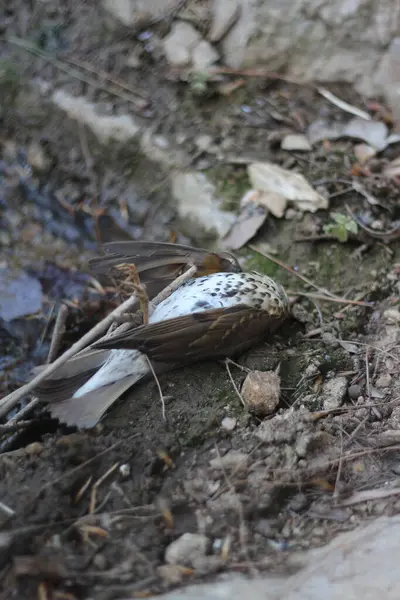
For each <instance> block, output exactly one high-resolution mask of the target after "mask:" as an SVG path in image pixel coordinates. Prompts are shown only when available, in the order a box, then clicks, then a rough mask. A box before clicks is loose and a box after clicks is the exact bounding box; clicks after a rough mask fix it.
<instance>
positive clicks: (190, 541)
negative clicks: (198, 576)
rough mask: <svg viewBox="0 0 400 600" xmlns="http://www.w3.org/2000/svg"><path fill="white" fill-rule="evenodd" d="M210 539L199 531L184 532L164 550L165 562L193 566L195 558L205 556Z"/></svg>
mask: <svg viewBox="0 0 400 600" xmlns="http://www.w3.org/2000/svg"><path fill="white" fill-rule="evenodd" d="M209 546H210V540H209V539H208V537H207V536H205V535H202V534H201V533H184V534H183V535H181V536H180V537H179V538H178V539H176V540H174V541H173V542H172V543H171V544H170V545H169V546H168V547H167V549H166V551H165V562H166V563H168V564H169V565H182V566H186V567H193V566H194V563H195V562H196V560H197V559H199V558H200V557H202V556H205V555H206V553H207V551H208V549H209Z"/></svg>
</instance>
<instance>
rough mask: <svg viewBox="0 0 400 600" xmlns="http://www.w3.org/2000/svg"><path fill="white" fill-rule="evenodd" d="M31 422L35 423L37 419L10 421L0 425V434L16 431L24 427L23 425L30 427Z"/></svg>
mask: <svg viewBox="0 0 400 600" xmlns="http://www.w3.org/2000/svg"><path fill="white" fill-rule="evenodd" d="M14 419H15V417H14ZM33 423H37V419H33V420H30V421H21V422H20V423H17V422H15V421H14V422H13V423H11V421H10V422H9V423H6V424H5V425H0V435H1V434H3V433H10V432H12V431H18V430H19V429H25V427H30V426H31V425H32V424H33Z"/></svg>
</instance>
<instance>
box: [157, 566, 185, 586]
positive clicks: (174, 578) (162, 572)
mask: <svg viewBox="0 0 400 600" xmlns="http://www.w3.org/2000/svg"><path fill="white" fill-rule="evenodd" d="M157 573H158V574H159V576H160V577H162V579H164V581H165V582H167V583H169V584H170V585H176V584H178V583H180V582H181V581H182V580H183V578H184V577H185V576H186V577H187V576H188V575H191V574H192V573H193V570H192V569H189V568H188V567H183V566H182V565H161V566H160V567H158V568H157Z"/></svg>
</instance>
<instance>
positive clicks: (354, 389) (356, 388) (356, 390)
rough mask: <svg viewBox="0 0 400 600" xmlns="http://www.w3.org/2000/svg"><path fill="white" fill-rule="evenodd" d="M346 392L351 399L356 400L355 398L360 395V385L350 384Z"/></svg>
mask: <svg viewBox="0 0 400 600" xmlns="http://www.w3.org/2000/svg"><path fill="white" fill-rule="evenodd" d="M347 392H348V394H349V397H350V398H351V399H352V400H357V398H358V397H359V396H361V385H357V384H355V385H351V386H350V387H349V389H348V390H347Z"/></svg>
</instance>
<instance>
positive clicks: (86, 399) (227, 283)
mask: <svg viewBox="0 0 400 600" xmlns="http://www.w3.org/2000/svg"><path fill="white" fill-rule="evenodd" d="M105 250H106V255H105V256H104V257H100V258H97V259H94V260H92V261H91V266H92V268H94V269H95V270H96V271H97V272H106V271H107V270H108V269H110V268H112V267H115V266H116V265H118V264H121V263H124V264H126V263H133V264H135V266H136V270H137V272H138V273H139V274H140V279H141V282H142V283H144V284H145V285H146V289H148V290H149V292H148V293H149V297H150V298H152V297H154V295H155V293H156V292H157V291H159V289H160V287H161V288H163V287H165V286H166V285H168V283H170V282H171V281H173V280H174V279H175V278H176V277H177V276H178V275H179V274H180V272H182V270H184V269H185V268H186V267H187V266H188V265H190V264H195V265H196V266H197V267H198V271H197V273H196V276H195V277H194V278H192V279H189V280H188V281H186V282H185V283H184V284H183V285H182V286H181V287H179V288H178V289H177V290H175V291H174V292H173V293H172V294H171V295H170V296H169V297H168V298H166V299H165V300H163V301H162V302H161V303H160V304H158V306H157V307H156V308H155V310H154V311H153V312H152V314H151V315H150V318H149V323H148V324H145V325H141V326H139V327H133V328H131V329H129V330H128V331H125V332H124V333H121V334H116V335H111V336H110V337H107V338H103V339H102V340H100V341H99V342H96V343H95V344H92V345H91V347H90V349H88V350H87V351H86V352H85V353H80V354H79V355H78V356H76V357H74V358H73V359H71V360H69V361H68V362H67V363H65V364H64V365H63V366H62V367H60V369H59V370H57V371H56V372H55V373H53V374H52V375H51V376H50V377H49V378H48V379H46V380H45V381H44V382H42V383H41V384H40V385H39V386H38V388H37V395H38V397H39V398H40V399H41V400H45V401H47V402H49V403H50V410H51V414H52V416H54V417H57V418H58V419H59V420H60V421H62V422H65V423H68V424H70V425H76V426H78V427H81V428H88V427H93V426H94V425H96V423H97V422H98V421H99V420H100V419H101V417H102V416H103V414H104V413H105V411H106V410H107V409H108V408H109V407H110V406H111V405H112V404H113V403H114V402H115V401H116V400H117V399H118V398H119V397H120V396H121V395H122V394H123V393H124V392H125V391H126V390H128V389H129V388H130V387H132V386H133V385H134V384H135V383H137V382H138V381H140V380H141V379H142V378H144V377H145V376H148V375H149V374H151V367H150V365H149V360H150V361H151V364H152V366H153V368H154V370H155V372H156V373H160V372H165V371H168V370H172V369H176V368H178V367H182V366H184V365H188V364H191V363H194V362H198V361H202V360H211V359H220V358H225V357H229V356H234V355H236V354H240V353H241V352H243V351H245V350H247V349H248V348H250V347H251V346H254V345H256V344H257V343H258V342H260V341H262V340H263V339H264V338H265V337H266V336H267V335H268V334H269V333H271V332H273V331H275V329H276V328H277V327H278V326H279V325H280V324H281V322H282V321H283V320H284V319H285V318H286V316H287V315H288V309H289V302H288V298H287V296H286V293H285V291H284V289H283V287H282V286H281V285H280V284H279V283H277V282H275V281H274V280H273V279H271V278H270V277H267V276H266V275H260V274H258V273H255V272H250V273H245V272H242V271H241V269H240V266H239V264H238V262H237V261H236V259H235V258H234V257H233V256H231V255H229V254H228V253H221V254H217V253H211V252H209V251H207V250H202V249H197V248H191V247H189V246H181V245H177V244H163V243H156V242H120V243H118V242H117V243H112V244H107V246H106V248H105Z"/></svg>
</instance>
